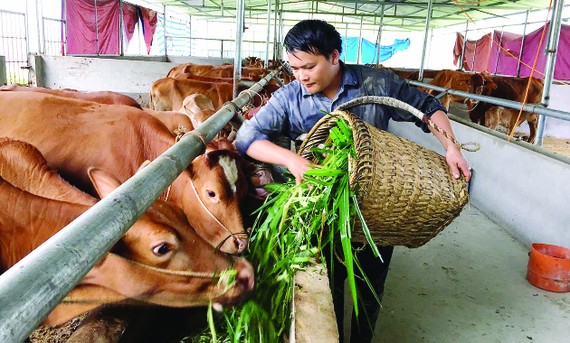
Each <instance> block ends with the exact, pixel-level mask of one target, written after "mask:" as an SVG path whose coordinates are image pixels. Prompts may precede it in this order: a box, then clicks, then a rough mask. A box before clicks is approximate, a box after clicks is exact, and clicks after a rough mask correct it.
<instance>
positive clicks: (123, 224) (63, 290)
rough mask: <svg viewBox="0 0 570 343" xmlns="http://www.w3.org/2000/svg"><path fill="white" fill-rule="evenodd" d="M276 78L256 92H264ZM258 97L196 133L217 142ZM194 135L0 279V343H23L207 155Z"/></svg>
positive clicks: (244, 99)
mask: <svg viewBox="0 0 570 343" xmlns="http://www.w3.org/2000/svg"><path fill="white" fill-rule="evenodd" d="M275 73H276V72H272V73H270V74H269V75H267V76H266V77H264V78H263V79H262V80H261V81H259V82H257V83H256V84H254V85H253V86H252V87H251V88H250V90H251V91H253V92H259V91H261V89H262V88H263V87H265V85H267V83H268V82H269V80H270V79H271V78H272V77H274V76H275ZM251 99H252V96H251V95H249V94H248V93H247V92H245V93H242V94H240V95H239V96H238V97H237V98H235V99H234V100H233V101H232V103H228V104H226V105H224V106H223V107H222V108H221V109H220V110H219V111H217V112H216V113H215V114H214V115H213V116H212V117H211V118H209V119H208V120H206V121H205V122H204V123H203V124H202V125H201V126H200V127H199V128H197V129H196V130H194V131H193V132H196V133H197V134H198V135H200V136H202V137H203V138H204V140H205V141H206V142H209V141H211V140H212V139H213V138H214V136H215V135H216V134H217V133H218V132H219V131H220V130H221V129H222V128H223V127H224V125H225V124H226V123H227V122H228V121H229V120H230V119H232V117H233V116H234V112H235V108H236V106H237V107H238V108H241V107H243V106H245V105H247V104H248V103H249V102H250V101H251ZM204 148H205V147H204V146H203V143H202V142H201V139H200V138H198V137H197V136H196V135H194V134H192V133H189V134H186V135H185V136H183V137H182V138H181V139H180V141H179V142H177V143H176V144H174V145H173V146H172V147H171V148H170V149H168V150H167V151H165V152H164V153H163V154H162V155H160V156H159V157H158V158H157V159H156V160H154V161H153V162H151V163H150V164H149V165H148V166H147V167H145V168H143V169H142V170H141V171H140V172H138V173H136V174H135V175H134V176H133V177H131V178H130V179H128V180H127V181H126V182H125V183H123V184H122V185H121V186H120V187H118V188H117V189H116V190H115V191H113V192H112V193H111V194H109V195H108V196H107V197H105V198H103V199H101V200H100V201H99V202H98V203H97V204H95V206H93V207H91V208H90V209H89V210H87V211H86V212H85V213H83V214H82V215H81V216H79V217H78V218H77V219H76V220H74V221H73V222H71V223H70V224H69V225H67V226H66V227H64V228H63V229H62V230H61V231H60V232H58V233H57V234H56V235H54V236H53V237H51V238H50V239H49V240H47V241H46V242H45V243H44V244H42V245H41V246H39V247H38V248H37V249H36V250H34V251H32V252H31V253H30V254H29V255H28V256H26V257H25V258H23V259H22V260H21V261H20V262H18V263H17V264H16V265H14V266H13V267H12V268H10V269H8V270H7V271H6V272H5V273H4V274H2V275H0V342H22V341H24V340H25V339H26V338H27V337H28V336H29V335H30V333H31V332H32V331H33V330H34V329H35V328H36V327H37V326H38V325H39V324H40V323H41V322H42V320H43V319H44V318H45V317H46V316H47V315H48V314H49V313H50V312H51V310H52V309H53V308H54V307H55V306H56V305H57V304H59V303H60V302H61V300H62V299H63V298H64V297H65V296H66V295H67V294H68V293H69V291H71V290H72V289H73V287H74V286H75V285H76V284H77V283H78V282H79V281H80V280H81V279H82V278H83V277H84V276H85V275H86V274H87V273H88V272H89V270H91V268H92V267H93V266H94V265H95V264H96V263H97V262H98V261H99V260H100V259H101V258H102V257H103V256H104V255H105V254H106V253H107V251H109V249H111V247H112V246H113V245H114V244H115V243H116V242H117V241H118V240H119V239H120V237H121V236H122V235H123V234H124V233H125V232H126V231H127V230H128V229H129V228H130V227H131V226H132V225H133V223H134V222H135V221H136V220H137V219H138V217H140V216H141V215H142V214H143V213H144V212H145V211H146V210H147V209H148V207H149V206H150V205H151V204H152V203H153V202H154V201H155V200H156V198H158V196H160V194H162V192H163V191H164V190H165V189H166V188H167V187H168V186H169V185H170V184H171V183H172V182H173V181H174V180H175V179H176V178H177V177H178V175H180V173H182V171H183V170H184V169H185V168H186V167H187V166H188V165H189V164H190V163H191V162H192V160H193V159H194V158H195V157H197V156H198V155H199V154H200V153H201V152H203V151H204Z"/></svg>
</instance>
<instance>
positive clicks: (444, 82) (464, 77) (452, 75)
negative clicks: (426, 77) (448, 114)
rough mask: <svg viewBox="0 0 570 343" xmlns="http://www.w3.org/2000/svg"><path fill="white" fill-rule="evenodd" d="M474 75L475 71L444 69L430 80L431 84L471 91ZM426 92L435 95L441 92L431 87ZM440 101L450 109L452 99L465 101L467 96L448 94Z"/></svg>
mask: <svg viewBox="0 0 570 343" xmlns="http://www.w3.org/2000/svg"><path fill="white" fill-rule="evenodd" d="M472 75H473V73H465V72H462V71H459V70H450V69H443V70H441V71H439V72H438V73H437V74H436V75H435V76H434V78H433V79H432V80H431V81H430V82H429V84H430V85H434V86H438V87H443V88H450V89H455V90H458V91H463V92H469V80H470V79H471V76H472ZM426 92H427V93H429V94H433V95H437V94H439V93H440V92H438V91H435V90H431V89H428V90H427V91H426ZM440 101H441V103H442V104H443V106H445V107H446V108H447V109H449V104H450V103H451V102H452V101H454V102H464V101H465V98H464V97H461V96H458V95H452V94H446V95H444V96H443V97H442V98H441V100H440Z"/></svg>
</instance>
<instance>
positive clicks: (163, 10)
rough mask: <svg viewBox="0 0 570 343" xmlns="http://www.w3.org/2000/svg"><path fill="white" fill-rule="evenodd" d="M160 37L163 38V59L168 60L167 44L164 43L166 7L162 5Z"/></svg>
mask: <svg viewBox="0 0 570 343" xmlns="http://www.w3.org/2000/svg"><path fill="white" fill-rule="evenodd" d="M162 17H163V19H164V20H163V21H162V35H163V36H164V57H166V58H168V42H167V41H166V5H162Z"/></svg>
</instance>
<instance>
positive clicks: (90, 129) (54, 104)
mask: <svg viewBox="0 0 570 343" xmlns="http://www.w3.org/2000/svg"><path fill="white" fill-rule="evenodd" d="M0 108H2V109H3V110H2V111H0V136H7V137H12V138H14V139H19V140H24V141H27V142H30V143H31V144H33V145H34V146H36V147H37V148H38V149H39V150H40V151H41V152H42V154H43V155H44V156H45V158H46V159H47V160H48V162H49V164H50V165H52V166H53V167H54V168H56V169H57V170H58V172H59V173H60V174H61V175H62V176H63V177H64V178H65V179H66V180H68V181H70V182H72V183H73V184H74V185H76V186H78V187H79V188H81V189H83V190H85V191H88V192H91V193H92V194H94V190H93V187H92V185H91V182H90V180H89V178H88V174H87V170H88V169H89V168H90V167H97V168H99V169H102V170H106V171H108V172H110V173H112V174H113V176H115V178H117V179H118V180H119V181H121V182H124V181H126V180H127V179H129V178H130V177H131V176H133V175H134V174H135V172H136V171H137V170H138V169H139V167H140V166H141V165H142V164H143V162H145V161H146V160H149V161H152V160H154V159H155V158H157V157H158V156H159V155H160V154H162V153H163V152H164V151H166V150H167V149H168V148H170V147H171V146H172V145H173V144H174V143H175V140H176V136H175V135H174V134H173V133H172V132H170V131H169V130H168V129H167V128H166V126H164V125H163V124H162V123H161V122H160V121H159V120H158V119H156V118H154V117H152V116H150V115H148V114H147V113H145V112H144V111H142V110H138V109H135V108H132V107H128V106H117V105H101V104H95V103H92V102H86V101H80V100H74V99H66V98H61V97H55V96H52V95H48V94H41V93H28V94H22V93H20V92H0ZM241 163H243V159H242V158H241V157H240V156H239V155H237V154H234V153H231V152H225V151H219V152H214V153H210V154H205V155H202V156H199V157H198V158H196V159H195V160H194V161H193V162H192V164H191V165H190V166H189V167H188V168H187V169H186V170H184V171H183V172H182V174H181V175H180V176H178V178H176V180H174V182H173V183H172V185H171V186H170V187H169V189H168V190H167V191H166V195H167V198H168V201H170V202H172V203H174V204H176V205H177V206H179V207H180V208H182V210H183V211H184V213H185V214H186V216H187V217H188V221H189V222H190V223H191V224H192V226H193V227H194V228H195V229H196V231H197V232H198V234H200V235H201V236H202V237H203V238H204V239H205V240H206V241H207V242H209V243H210V244H212V246H215V247H219V248H220V249H221V250H222V251H224V252H227V253H238V252H241V251H243V249H245V247H246V246H247V235H246V233H245V230H244V228H243V223H242V216H241V213H240V201H241V199H243V198H244V196H245V194H246V193H247V190H248V185H247V179H246V177H245V175H244V173H243V172H242V171H241V169H240V164H241Z"/></svg>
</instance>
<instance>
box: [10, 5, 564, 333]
mask: <svg viewBox="0 0 570 343" xmlns="http://www.w3.org/2000/svg"><path fill="white" fill-rule="evenodd" d="M45 2H46V0H44V2H43V3H42V2H41V1H35V2H33V1H28V2H27V3H28V5H27V6H26V13H27V16H28V21H27V23H28V26H31V27H35V32H36V33H35V36H34V34H33V33H30V34H31V37H34V38H27V39H26V40H25V43H23V44H27V45H28V46H32V48H30V50H28V51H27V53H26V58H25V60H19V59H18V58H14V57H11V56H9V55H7V54H5V55H6V56H4V58H2V56H0V84H1V83H12V82H13V80H12V81H11V80H9V77H7V78H6V80H3V79H2V75H4V74H5V73H1V71H2V69H3V68H4V69H8V68H9V67H10V63H12V64H13V65H15V66H16V69H17V70H18V72H19V73H20V72H23V73H24V74H25V75H24V74H23V76H21V77H22V78H24V79H25V81H26V82H28V81H29V82H30V83H31V84H33V85H36V86H43V87H49V88H73V89H78V90H81V91H92V90H110V91H115V92H119V93H122V94H126V95H129V96H131V97H133V98H135V99H136V100H137V101H138V102H139V103H141V105H143V106H145V105H147V104H148V92H149V89H150V87H151V85H152V83H153V82H154V81H155V80H157V79H159V78H162V77H164V75H166V73H167V72H168V70H170V69H171V68H172V67H173V66H175V65H179V64H182V63H186V62H193V63H199V64H211V65H217V64H221V63H235V62H234V61H235V60H238V61H239V60H241V59H242V58H244V57H246V56H258V57H260V58H261V59H265V60H267V59H271V58H283V57H284V56H283V55H284V53H283V51H282V47H281V46H280V44H279V42H280V41H281V40H282V38H283V35H284V34H285V33H286V32H287V30H288V29H289V28H290V27H291V26H292V25H294V24H295V23H296V22H297V21H299V20H300V19H305V18H315V19H324V20H327V21H329V22H330V23H332V24H334V25H335V26H337V27H338V28H339V31H343V30H344V36H345V37H347V38H348V37H349V36H353V37H356V38H358V41H361V39H362V38H364V36H367V37H369V38H370V39H369V40H370V41H372V43H376V44H377V45H385V44H384V43H388V44H392V40H393V39H394V37H400V36H401V37H406V35H408V36H409V37H413V39H412V40H413V44H414V46H415V49H416V50H413V51H412V52H410V51H408V53H410V54H412V55H414V57H415V61H413V62H410V63H407V64H405V63H404V64H398V62H394V60H397V59H398V55H397V54H398V53H396V54H395V57H394V59H391V60H388V61H386V62H382V63H385V64H386V65H387V66H390V67H393V68H395V69H399V70H403V71H407V70H413V71H419V75H420V76H419V78H418V79H417V80H414V81H417V82H421V83H427V82H429V81H430V78H429V77H423V74H424V73H425V74H426V75H427V74H428V71H430V70H437V69H442V67H441V66H440V65H438V61H437V59H438V57H439V55H438V54H437V53H436V52H437V51H438V50H439V49H443V48H442V47H441V46H440V45H438V44H443V43H441V42H440V40H441V37H446V41H448V42H446V43H445V44H447V45H444V46H445V47H449V45H450V43H449V41H455V36H456V34H463V35H464V37H468V39H478V38H479V36H480V35H481V33H486V32H489V31H490V30H493V29H495V30H497V29H500V27H501V24H497V22H501V23H502V26H504V27H503V28H502V30H504V31H508V30H509V26H508V25H509V24H511V21H513V20H515V19H513V18H515V17H516V18H517V19H516V20H520V23H519V25H520V26H523V25H524V23H525V22H530V20H529V19H528V18H529V13H534V12H540V13H541V14H543V15H542V18H543V19H544V20H549V21H550V22H551V23H553V26H554V27H556V23H558V25H560V26H558V27H563V26H564V22H565V21H567V20H568V19H570V16H567V15H566V12H565V11H566V9H567V8H566V6H565V5H564V1H553V2H548V1H543V0H541V1H531V0H520V1H515V0H513V1H501V0H490V1H483V2H481V1H477V2H470V1H456V0H429V1H407V0H404V1H400V0H387V1H344V0H342V1H318V0H313V1H285V0H274V1H266V0H263V1H262V0H241V1H236V2H231V3H229V2H224V1H223V0H222V1H210V0H197V1H186V0H138V1H132V3H133V4H136V5H141V6H144V7H145V8H148V9H150V10H153V11H156V12H157V13H158V15H159V16H160V15H162V18H167V17H176V18H178V19H177V20H180V21H185V25H187V26H188V27H189V32H191V33H192V32H198V34H191V35H188V36H187V35H186V33H184V34H182V35H181V36H180V37H179V39H180V40H181V41H182V40H188V41H189V42H191V41H193V43H188V45H183V46H184V47H185V48H186V47H188V49H189V51H188V52H181V53H176V52H174V51H175V44H173V45H172V46H169V45H168V39H167V35H166V34H164V32H165V31H166V30H165V29H164V30H163V31H162V32H163V35H162V37H161V36H159V35H155V37H154V41H155V43H153V44H152V45H153V46H162V49H161V51H160V53H156V54H154V55H152V54H151V55H149V54H148V52H147V51H143V53H142V56H140V55H138V54H137V53H130V52H127V46H126V45H121V46H120V47H119V52H118V53H116V54H106V53H100V52H99V51H95V52H91V53H77V54H73V53H69V52H68V51H65V53H63V54H62V53H61V49H60V47H61V44H62V41H61V39H59V38H57V34H56V39H55V40H54V42H55V49H53V46H52V45H51V44H48V42H50V39H48V38H46V37H47V33H48V32H49V31H48V29H47V27H48V26H47V25H46V24H45V23H46V17H45V16H44V15H43V14H42V11H45V9H44V8H45ZM118 3H120V4H122V3H127V2H126V1H124V2H123V1H119V2H118ZM547 9H550V11H549V12H546V10H547ZM0 12H1V10H0ZM547 13H548V14H547ZM0 14H1V13H0ZM546 14H547V15H546ZM2 15H4V14H2ZM240 15H241V19H240ZM0 18H4V20H3V21H4V22H7V21H6V20H5V18H6V17H0ZM39 18H42V19H39ZM180 18H181V19H180ZM520 18H523V19H522V20H521V19H520ZM52 19H53V18H52ZM56 19H58V20H61V19H62V18H61V17H60V18H56ZM40 21H42V22H43V24H42V25H39V24H38V23H39V22H40ZM207 21H212V22H213V23H214V24H213V25H218V26H224V27H225V30H226V31H227V32H229V33H230V37H223V38H220V37H219V36H215V37H207V36H206V35H207V34H208V30H205V29H204V28H203V27H202V26H203V25H206V24H205V22H207ZM481 22H485V23H487V22H488V23H490V24H486V25H479V26H478V25H477V23H481ZM162 23H163V25H165V27H166V21H165V20H164V19H163V22H162ZM238 23H241V24H242V25H241V26H243V27H245V28H244V30H243V31H241V33H240V30H239V29H236V28H237V27H239V26H240V25H238ZM535 24H536V25H537V26H536V27H538V26H540V25H543V24H544V21H542V22H538V23H535ZM210 25H212V24H210ZM158 26H160V20H159V25H158ZM39 28H41V29H39ZM137 30H138V29H137ZM210 30H213V29H210ZM528 30H529V31H530V30H531V29H530V28H529V29H528ZM29 31H30V32H32V31H34V30H29ZM0 32H2V31H0ZM4 32H7V31H4ZM254 32H255V34H254ZM552 32H554V33H552ZM22 33H23V31H22ZM59 33H61V32H59ZM140 33H142V29H140ZM210 33H211V32H210ZM4 35H7V34H0V36H4ZM42 37H43V38H42ZM438 37H439V38H440V39H438ZM471 37H472V38H471ZM547 37H548V36H547ZM176 39H177V38H176V37H175V36H173V37H170V42H174V41H176ZM242 39H243V42H242V43H241V47H240V48H239V49H238V48H237V46H238V44H236V43H235V42H236V41H240V40H242ZM545 39H547V38H545ZM549 39H550V40H549V42H554V43H552V44H554V45H553V46H554V49H551V50H554V51H556V50H557V48H558V46H557V44H564V43H565V42H563V41H558V39H557V37H556V30H553V31H551V33H550V38H549ZM122 41H123V39H122V38H121V42H122ZM184 44H186V43H184ZM34 45H35V49H34V48H33V46H34ZM139 45H141V46H142V47H143V50H144V42H143V43H140V44H139ZM200 45H203V46H206V45H207V46H208V47H207V48H204V49H203V50H200V49H198V48H196V46H200ZM451 45H453V43H451ZM131 48H132V46H131ZM4 49H6V48H4ZM65 49H67V47H65ZM65 49H64V50H65ZM139 49H140V48H139ZM357 50H358V53H356V54H355V56H353V58H355V60H354V61H352V62H348V63H361V64H364V63H365V62H364V56H362V55H360V52H361V51H362V50H361V49H360V47H358V48H357ZM559 51H560V50H559ZM400 53H403V52H400ZM450 54H451V52H449V53H448V55H450ZM0 55H2V53H0ZM234 58H235V60H234ZM345 58H346V56H345ZM463 58H464V56H461V59H463ZM548 58H550V59H551V61H553V60H556V54H554V55H552V54H551V55H550V56H549V57H547V59H548ZM2 61H4V66H3V63H2ZM406 61H407V60H406ZM379 63H381V62H380V61H378V58H377V59H376V60H375V61H374V60H373V61H372V64H379ZM391 63H394V65H392V64H391ZM546 63H547V64H546V69H545V70H544V73H545V74H546V75H545V76H544V78H545V80H547V81H549V82H550V83H549V84H550V87H549V88H548V92H547V93H546V94H547V95H548V96H547V97H548V99H547V100H546V101H547V103H548V109H551V110H553V115H552V116H550V115H544V116H543V117H545V118H548V120H547V121H546V123H545V128H544V136H545V137H544V140H541V141H540V143H539V144H534V145H533V144H529V143H527V142H524V141H518V140H509V139H508V137H507V135H506V134H503V133H500V132H497V131H494V130H490V129H487V128H485V127H482V126H480V125H476V124H474V123H472V122H470V121H469V118H468V116H467V115H466V111H465V107H464V105H462V104H454V105H452V107H451V109H450V118H451V119H452V124H453V130H454V132H455V133H456V135H457V137H459V138H460V141H461V142H464V143H467V142H477V143H478V144H479V145H480V149H479V150H478V151H476V152H465V153H464V154H465V156H466V158H467V159H468V161H469V163H470V166H471V167H472V168H473V171H474V172H473V179H472V181H471V183H470V201H469V204H468V205H467V206H466V207H465V208H464V210H463V212H462V213H461V215H460V216H459V217H458V218H457V219H456V220H454V221H453V222H452V223H451V224H450V225H449V227H447V228H446V229H445V230H443V232H442V233H441V234H439V235H438V236H437V237H435V238H434V239H433V240H431V241H430V242H429V243H428V244H426V245H425V246H422V247H420V248H416V249H408V248H405V247H397V248H396V251H395V254H394V258H393V261H392V266H391V269H390V273H389V276H388V279H387V285H386V293H385V295H384V298H383V302H382V305H383V308H382V310H381V314H380V319H379V321H378V325H377V326H376V332H375V337H374V341H373V342H539V343H542V342H554V341H565V340H567V337H569V336H570V327H569V326H568V325H567V323H568V321H569V320H570V297H569V295H568V294H569V293H554V292H549V291H546V290H542V289H539V288H536V287H535V286H533V285H531V284H530V283H529V282H528V281H527V280H526V273H527V263H528V254H529V249H530V246H531V244H533V243H545V244H552V245H558V246H563V247H570V231H569V230H568V228H569V224H568V223H570V213H569V212H568V211H567V203H568V194H569V193H570V187H569V186H568V181H567V180H570V165H569V164H570V153H567V154H564V151H562V153H560V152H558V153H554V152H553V151H551V150H548V149H546V145H547V142H548V141H549V138H550V137H555V138H561V139H563V140H564V141H565V142H566V143H565V144H566V146H564V147H566V148H568V147H569V146H570V120H569V119H570V113H568V112H567V109H568V106H569V105H570V96H568V95H570V91H568V90H567V87H566V86H567V84H566V83H565V81H567V80H558V79H556V78H555V77H554V76H553V75H554V69H555V64H553V63H552V62H551V64H550V66H549V64H548V62H546ZM21 67H25V68H21ZM549 68H550V73H551V74H550V75H548V72H549V70H548V69H549ZM117 75H120V77H117ZM546 112H548V111H546ZM547 114H548V113H547ZM521 130H522V131H523V133H525V132H526V131H525V130H526V129H525V128H522V129H521ZM389 131H390V132H392V133H394V134H397V135H399V136H401V137H404V138H407V139H409V140H411V141H414V142H417V143H418V144H420V145H422V146H425V147H427V148H429V149H432V150H435V151H437V152H439V153H440V154H441V153H443V151H442V149H441V147H440V146H439V144H438V142H437V140H436V139H435V138H434V137H432V136H428V135H417V134H416V133H415V130H414V129H410V128H409V127H408V126H406V124H404V123H391V124H390V127H389ZM567 150H570V149H567ZM157 192H158V194H160V193H161V192H162V190H157ZM149 201H151V200H150V199H149ZM93 263H94V261H93ZM311 282H313V281H311ZM324 282H326V280H325V281H324ZM1 290H2V287H0V293H1ZM321 290H322V289H321ZM320 296H322V294H314V295H313V296H312V297H309V299H306V298H305V301H306V303H304V304H303V303H299V304H296V306H306V308H308V309H309V311H308V316H309V317H308V318H307V317H303V316H302V315H301V316H300V317H299V316H297V317H295V319H294V322H295V324H294V326H293V327H294V330H296V331H292V333H291V338H292V339H293V341H295V340H296V341H298V342H334V341H336V340H335V339H336V338H335V333H334V332H330V331H328V332H323V331H322V330H321V331H319V330H316V329H315V328H314V327H313V326H312V325H306V323H314V322H315V320H317V318H318V316H319V315H320V314H321V313H320V312H325V308H326V306H324V305H319V303H318V301H323V300H318V299H321V298H319V297H320ZM325 297H326V295H325ZM347 298H348V297H347ZM311 299H312V300H311ZM315 306H317V308H315ZM318 306H323V307H322V308H320V307H318ZM0 307H2V306H0ZM328 310H330V308H328ZM350 311H351V308H350V304H349V303H348V302H347V304H346V313H350ZM14 313H18V315H19V312H18V311H17V310H14ZM305 315H307V314H305ZM322 315H323V318H327V314H325V313H322ZM329 315H330V313H329ZM0 317H2V316H0ZM328 318H329V319H330V316H329V317H328ZM324 320H326V319H324ZM31 321H33V320H31ZM2 322H3V321H0V325H2V324H1V323H2ZM4 322H5V323H8V322H6V321H4ZM4 330H5V329H2V332H4ZM349 331H350V328H349V326H348V325H347V326H346V327H345V334H346V335H348V333H349ZM315 336H316V337H315Z"/></svg>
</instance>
